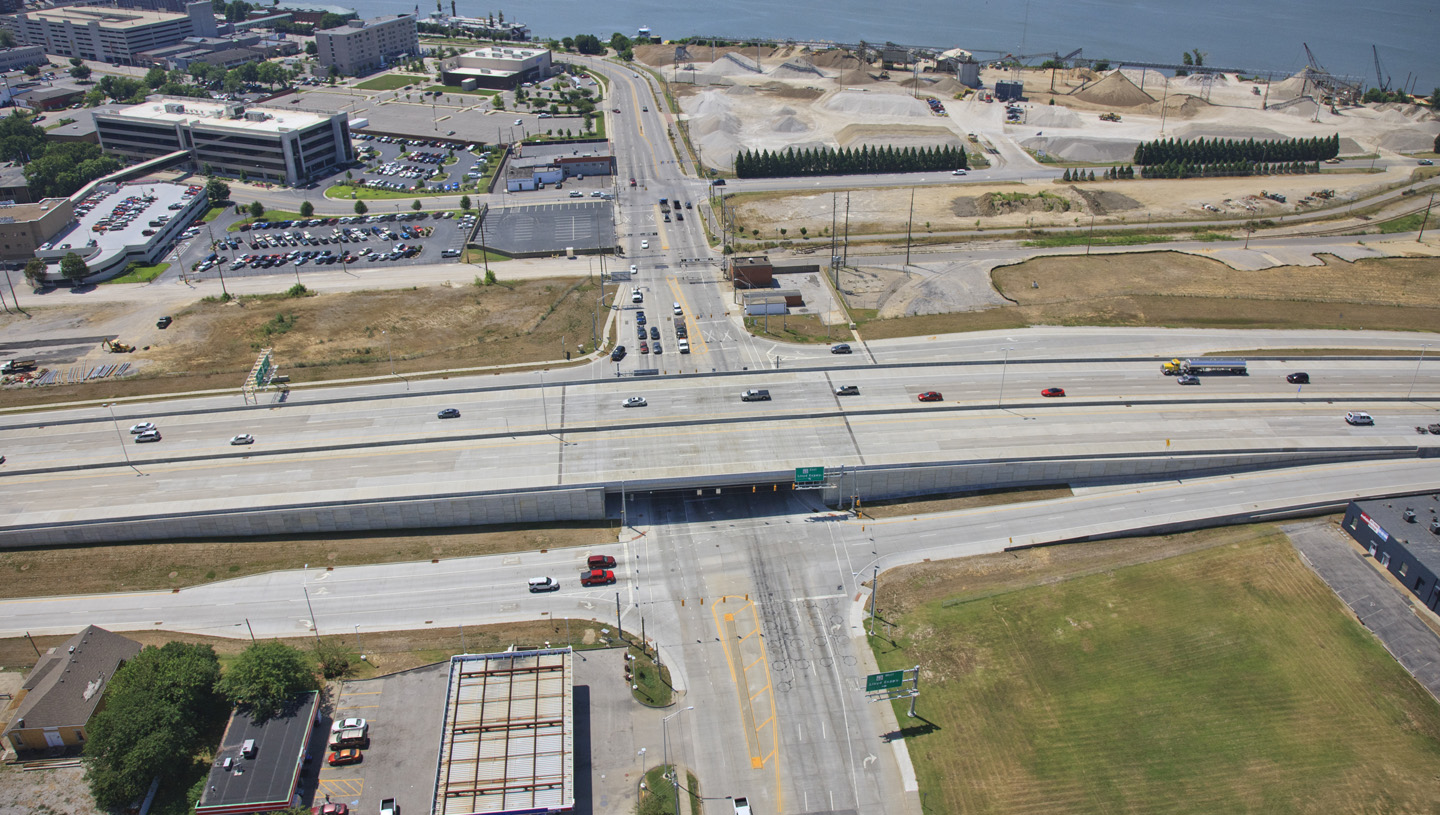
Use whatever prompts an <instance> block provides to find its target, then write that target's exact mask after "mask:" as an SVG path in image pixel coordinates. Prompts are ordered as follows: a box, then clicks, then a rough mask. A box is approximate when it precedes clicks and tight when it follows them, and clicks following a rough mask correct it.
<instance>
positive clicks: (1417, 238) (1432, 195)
mask: <svg viewBox="0 0 1440 815" xmlns="http://www.w3.org/2000/svg"><path fill="white" fill-rule="evenodd" d="M1433 206H1435V193H1433V192H1432V193H1430V203H1428V204H1426V205H1425V217H1424V218H1421V219H1420V234H1419V235H1416V236H1415V242H1416V243H1419V242H1420V239H1421V238H1424V237H1425V225H1426V224H1428V223H1430V208H1431V207H1433ZM5 277H7V278H8V277H10V270H9V269H8V268H7V269H6V270H5ZM10 296H11V297H14V296H15V288H14V287H13V286H12V287H11V288H10ZM15 306H16V307H17V308H18V307H19V306H20V301H18V300H17V301H15Z"/></svg>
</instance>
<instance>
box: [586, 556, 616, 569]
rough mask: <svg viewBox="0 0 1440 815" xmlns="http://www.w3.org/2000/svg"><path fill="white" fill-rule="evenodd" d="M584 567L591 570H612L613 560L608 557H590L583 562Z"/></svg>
mask: <svg viewBox="0 0 1440 815" xmlns="http://www.w3.org/2000/svg"><path fill="white" fill-rule="evenodd" d="M585 565H586V566H589V567H590V568H592V569H613V568H615V558H613V557H610V556H609V555H591V556H590V559H589V560H586V561H585Z"/></svg>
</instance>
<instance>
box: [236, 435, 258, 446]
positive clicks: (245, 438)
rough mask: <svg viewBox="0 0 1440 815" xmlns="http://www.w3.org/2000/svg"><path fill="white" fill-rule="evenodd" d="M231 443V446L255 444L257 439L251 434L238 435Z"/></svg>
mask: <svg viewBox="0 0 1440 815" xmlns="http://www.w3.org/2000/svg"><path fill="white" fill-rule="evenodd" d="M230 443H231V444H234V445H240V444H254V443H255V437H254V436H252V435H250V434H249V433H241V434H240V435H238V436H233V437H231V439H230Z"/></svg>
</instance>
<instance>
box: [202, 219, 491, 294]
mask: <svg viewBox="0 0 1440 815" xmlns="http://www.w3.org/2000/svg"><path fill="white" fill-rule="evenodd" d="M474 232H475V215H474V214H466V215H456V214H455V213H454V212H450V211H444V212H439V213H435V214H433V215H432V214H431V213H429V212H411V211H406V212H387V213H381V214H376V215H365V216H359V215H355V216H347V217H344V218H309V219H305V220H300V221H257V222H255V223H253V224H252V223H249V222H248V221H246V222H241V223H240V224H239V226H238V228H236V229H234V230H233V231H228V230H227V231H225V232H223V233H222V232H221V231H220V230H218V229H216V228H214V227H212V228H211V233H210V234H213V235H214V236H215V239H216V240H217V241H218V242H219V245H218V246H216V248H215V251H214V252H211V253H208V254H206V255H204V256H202V259H200V268H198V269H197V270H196V271H195V272H193V273H192V276H194V277H199V278H216V277H219V276H221V275H222V274H223V275H225V276H227V277H231V276H247V275H262V274H293V275H296V276H297V277H299V276H300V275H302V274H304V273H305V272H307V271H309V270H310V269H314V268H322V267H327V266H334V265H340V266H341V267H342V268H344V267H348V266H350V265H357V264H363V265H367V266H368V265H387V266H400V267H403V266H413V265H417V264H422V263H423V264H430V263H438V262H442V261H447V260H450V259H452V258H458V257H460V254H461V251H462V250H463V249H464V247H465V242H466V241H467V240H469V238H470V236H471V235H472V234H473V233H474ZM206 240H207V241H208V235H207V236H206ZM201 251H203V249H202V250H201Z"/></svg>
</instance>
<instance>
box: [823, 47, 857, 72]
mask: <svg viewBox="0 0 1440 815" xmlns="http://www.w3.org/2000/svg"><path fill="white" fill-rule="evenodd" d="M810 61H811V62H812V63H814V64H815V66H816V67H817V68H833V69H835V70H837V71H853V70H855V69H856V68H864V67H867V66H865V65H863V64H862V63H861V62H860V58H859V57H857V56H855V55H854V54H852V53H850V52H849V51H844V50H841V49H839V48H831V49H829V50H827V51H819V52H815V53H812V54H811V55H810Z"/></svg>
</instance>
